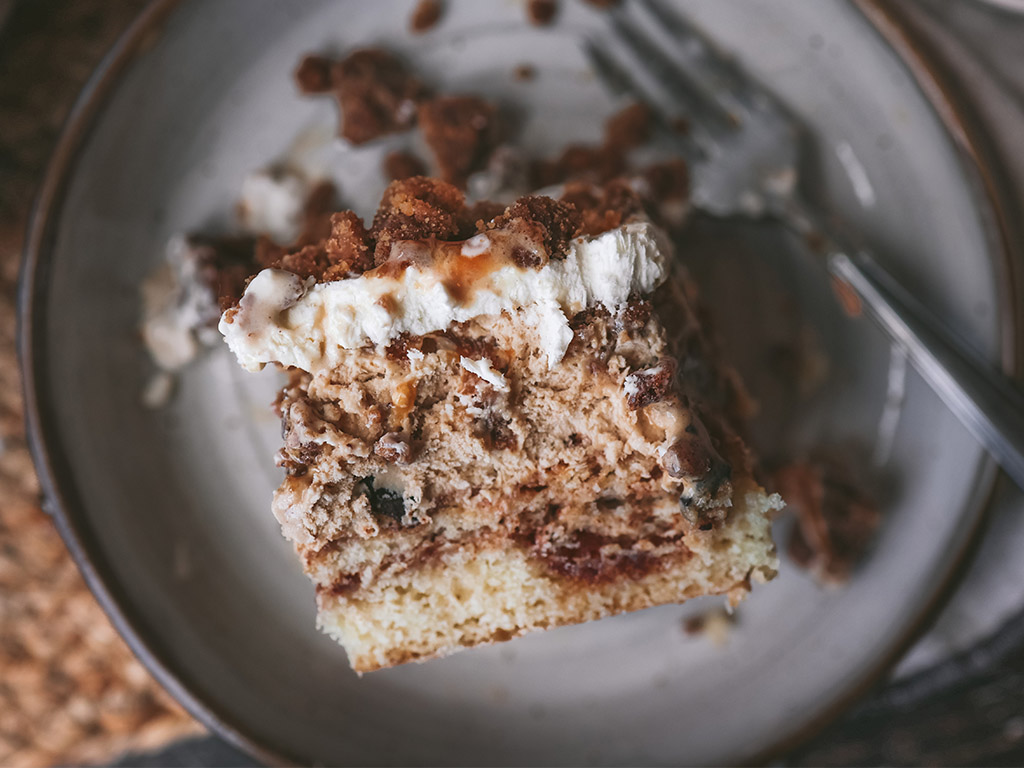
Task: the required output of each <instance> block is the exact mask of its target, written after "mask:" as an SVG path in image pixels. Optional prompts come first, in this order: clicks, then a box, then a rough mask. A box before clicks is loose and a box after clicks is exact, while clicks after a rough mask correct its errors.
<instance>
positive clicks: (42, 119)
mask: <svg viewBox="0 0 1024 768" xmlns="http://www.w3.org/2000/svg"><path fill="white" fill-rule="evenodd" d="M143 5H144V1H143V0H116V1H111V0H28V1H27V2H21V3H20V4H19V5H18V6H17V7H16V8H15V9H14V11H13V12H12V13H11V15H10V17H9V18H8V19H7V21H6V23H5V25H4V27H3V29H2V30H0V765H2V766H45V765H56V764H63V765H68V764H82V763H97V762H105V761H109V760H111V759H113V758H115V757H116V756H117V755H119V754H121V753H123V752H126V751H134V750H144V749H151V748H154V747H157V746H160V745H162V744H165V743H167V742H169V741H171V740H172V739H176V738H178V737H180V736H184V735H186V734H189V733H197V732H201V731H202V729H201V728H200V726H199V725H198V724H197V723H195V721H194V720H192V719H191V718H190V717H189V716H188V715H186V714H185V713H184V712H183V711H182V710H181V709H180V708H179V707H178V706H177V705H176V704H175V703H174V702H173V701H171V699H170V697H169V696H168V695H167V694H166V693H164V691H163V690H162V689H161V688H160V687H159V686H158V685H157V683H156V682H155V681H154V680H153V679H152V678H151V677H150V675H149V673H148V672H146V670H145V669H144V668H143V667H142V665H141V664H140V663H139V662H138V661H137V660H136V659H135V657H134V656H133V655H132V653H131V651H129V650H128V648H127V646H126V645H125V644H124V643H123V641H122V640H121V638H120V637H119V636H118V634H117V632H116V631H115V630H114V629H113V627H112V626H111V624H110V622H109V621H108V620H107V617H106V616H105V615H104V613H103V611H102V610H101V609H100V607H99V605H98V604H97V603H96V601H95V600H94V599H93V597H92V595H91V594H90V592H89V591H88V589H87V588H86V586H85V584H84V582H83V581H82V578H81V576H80V574H79V573H78V570H77V569H76V568H75V565H74V563H73V562H72V561H71V558H70V556H69V555H68V552H67V550H66V549H65V547H64V545H63V542H62V541H61V540H60V537H59V536H58V535H57V532H56V530H55V529H54V527H53V524H52V522H51V521H50V519H49V518H48V517H47V516H46V515H45V514H44V513H43V512H42V510H41V509H40V506H39V487H38V484H37V482H36V478H35V475H34V472H33V469H32V462H31V460H30V458H29V455H28V450H27V448H26V444H25V430H24V424H23V415H22V399H21V390H20V382H19V376H18V366H17V359H16V355H15V307H14V296H15V289H16V282H17V273H18V264H19V261H20V256H21V247H22V238H23V234H24V231H25V225H26V222H27V219H28V214H29V208H30V206H31V200H32V197H33V195H34V192H35V189H36V187H37V186H38V183H39V180H40V177H41V174H42V171H43V168H44V167H45V164H46V161H47V158H48V157H49V154H50V152H51V150H52V147H53V145H54V142H55V141H56V138H57V136H58V134H59V131H60V127H61V125H62V123H63V121H64V118H65V117H66V115H67V113H68V110H69V109H70V106H71V104H72V102H73V101H74V98H75V96H76V95H77V93H78V92H79V90H80V89H81V87H82V85H83V84H84V82H85V80H86V78H87V77H88V76H89V74H90V73H91V72H92V71H93V69H94V68H95V66H96V65H97V64H98V63H99V61H100V59H101V57H102V56H103V54H104V53H105V52H106V51H107V50H108V49H109V47H110V46H111V45H112V43H113V41H114V39H115V38H116V37H117V35H118V34H119V33H120V32H121V31H122V30H123V29H124V28H125V27H126V26H127V24H128V23H129V22H130V20H131V19H132V17H133V16H134V15H135V14H136V13H137V12H138V11H139V9H140V8H141V7H142V6H143Z"/></svg>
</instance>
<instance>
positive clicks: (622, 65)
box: [584, 0, 1024, 488]
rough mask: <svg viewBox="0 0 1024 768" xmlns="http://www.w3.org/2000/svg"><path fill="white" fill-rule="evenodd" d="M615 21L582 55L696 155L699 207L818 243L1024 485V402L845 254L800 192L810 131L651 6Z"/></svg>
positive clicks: (885, 281)
mask: <svg viewBox="0 0 1024 768" xmlns="http://www.w3.org/2000/svg"><path fill="white" fill-rule="evenodd" d="M609 21H610V23H609V24H608V25H607V28H606V30H605V31H604V32H603V33H602V34H601V35H600V36H599V37H597V36H595V37H593V38H591V39H588V40H587V41H585V43H584V44H585V47H586V52H587V54H588V56H589V57H590V60H591V62H592V63H593V66H594V68H595V69H596V71H597V72H598V74H599V76H600V77H601V78H602V79H603V80H604V81H605V83H606V84H607V85H608V86H609V87H611V88H612V89H613V90H615V91H618V92H621V93H625V94H628V95H629V96H631V97H632V98H634V99H636V100H638V101H643V102H645V103H646V104H648V105H649V106H650V107H651V108H652V110H653V112H654V113H655V115H656V116H657V118H658V121H659V122H660V123H661V124H662V126H663V128H664V129H665V130H664V132H665V134H666V135H667V136H669V137H671V139H672V140H673V141H674V142H676V144H677V147H678V149H679V150H680V151H681V152H682V153H683V154H684V155H685V156H686V157H687V158H688V159H689V161H690V165H691V178H692V191H691V195H692V200H693V204H694V205H695V206H696V207H698V208H700V209H701V210H704V211H706V212H708V213H710V214H713V215H715V216H735V215H751V216H770V217H773V218H776V219H778V220H779V221H780V222H782V223H783V224H785V225H786V226H788V227H790V228H791V229H793V230H794V231H796V232H797V233H799V234H800V235H802V236H805V237H808V236H810V237H813V239H814V240H816V241H817V242H818V243H820V244H821V247H820V250H821V252H822V253H823V254H824V258H825V263H826V265H827V268H828V270H829V271H830V272H831V273H832V275H834V276H835V277H836V278H838V279H839V280H840V281H841V282H843V283H845V284H846V285H847V286H849V287H850V288H851V289H852V290H853V291H854V292H855V293H856V294H857V296H858V297H859V298H860V300H861V303H862V304H863V306H864V307H866V308H867V310H868V313H869V314H870V315H871V316H873V317H874V318H875V319H876V320H877V321H878V322H879V324H880V325H881V327H882V328H883V329H884V330H885V331H886V332H887V333H888V335H889V336H890V337H891V338H892V340H893V341H894V343H896V344H898V345H900V346H901V347H902V348H903V349H904V350H905V351H906V353H907V357H908V359H909V360H910V361H911V362H912V363H913V365H914V366H915V368H916V369H917V370H918V371H919V372H920V374H921V375H922V377H923V378H924V379H925V380H926V381H927V382H928V383H929V384H930V385H931V387H932V388H933V389H934V390H935V392H936V393H937V394H938V395H939V397H940V398H941V399H942V400H943V402H944V403H945V404H946V405H947V406H948V407H949V409H950V410H951V411H952V412H953V413H954V414H955V415H956V416H957V417H958V418H959V419H960V420H961V422H963V424H964V425H965V426H966V427H967V428H968V430H969V431H970V432H971V433H972V434H973V435H974V436H975V438H977V440H978V441H979V442H980V443H981V444H982V445H983V446H984V447H985V448H986V449H987V450H988V451H989V453H991V455H992V456H993V457H994V458H995V459H996V460H997V461H998V462H999V464H1000V465H1001V466H1002V467H1003V469H1004V470H1006V472H1007V474H1008V475H1009V476H1010V477H1011V478H1012V479H1013V480H1014V482H1016V483H1017V485H1018V486H1020V487H1021V488H1024V394H1022V393H1021V391H1020V390H1019V389H1018V388H1017V387H1016V386H1015V385H1014V384H1013V383H1012V382H1011V381H1010V380H1009V379H1008V378H1007V377H1005V376H1003V375H1002V374H1001V373H999V372H998V371H996V370H995V369H994V368H993V367H992V366H991V365H989V364H988V363H987V362H986V361H985V360H984V359H982V357H981V356H980V354H979V353H978V352H977V351H976V350H974V349H973V348H971V347H970V345H968V344H966V343H965V342H964V341H963V340H962V339H960V338H959V337H958V336H957V335H956V334H954V333H953V332H952V331H951V330H949V329H948V328H946V327H945V326H944V325H943V324H942V323H941V322H940V321H939V320H938V319H937V318H936V317H935V316H934V315H933V314H932V313H931V312H929V311H928V310H927V309H926V308H925V307H924V306H923V305H922V304H921V303H920V302H919V301H918V300H917V299H916V298H915V297H914V296H912V295H911V294H910V292H909V291H908V290H907V289H906V288H904V287H903V286H901V285H900V284H899V283H898V282H897V281H896V280H895V279H894V278H893V277H892V276H891V275H890V274H889V273H888V272H886V271H885V270H884V269H882V267H881V266H879V264H878V263H877V262H876V261H875V260H874V259H873V258H872V257H871V256H870V255H869V254H868V253H867V252H866V251H864V250H862V249H852V248H849V247H846V246H845V244H844V241H843V238H842V237H841V236H840V235H839V234H838V233H837V232H836V231H834V230H833V229H832V228H830V227H829V226H828V225H827V222H826V220H825V219H824V217H823V216H821V215H820V214H819V212H818V210H817V209H816V208H815V207H814V206H812V205H810V204H809V203H808V201H807V200H806V199H805V198H803V197H802V196H801V194H800V190H799V184H798V181H799V171H800V160H801V151H800V149H801V146H802V143H803V137H802V133H803V131H802V128H801V126H800V125H799V124H798V122H797V121H796V120H795V119H794V118H793V117H792V116H791V115H790V114H789V112H788V111H787V110H786V109H785V107H784V106H783V105H782V104H781V103H780V102H779V101H778V99H777V98H776V97H775V96H774V95H772V94H771V93H770V92H769V91H768V90H766V89H765V88H764V87H763V86H761V85H760V84H758V83H757V82H756V81H755V80H754V79H753V78H751V77H750V76H748V75H747V74H746V73H744V72H743V71H742V70H741V69H740V68H739V67H738V66H737V65H736V64H735V63H734V62H733V61H732V60H731V59H730V58H729V57H728V56H727V55H725V54H723V53H722V52H720V51H718V50H717V49H716V47H715V46H714V44H713V43H712V42H711V41H709V40H708V39H706V38H705V37H704V36H703V35H702V34H701V33H700V32H698V31H697V30H696V29H694V28H693V27H692V26H691V25H690V24H689V23H687V22H686V21H685V20H684V19H683V18H682V17H681V16H680V15H678V14H676V13H674V12H673V11H671V10H670V9H668V8H665V7H664V6H663V5H661V4H660V3H659V2H657V1H656V0H632V1H631V2H628V3H619V4H618V5H617V7H616V8H615V9H614V10H613V11H611V12H610V18H609ZM681 127H685V130H680V128H681Z"/></svg>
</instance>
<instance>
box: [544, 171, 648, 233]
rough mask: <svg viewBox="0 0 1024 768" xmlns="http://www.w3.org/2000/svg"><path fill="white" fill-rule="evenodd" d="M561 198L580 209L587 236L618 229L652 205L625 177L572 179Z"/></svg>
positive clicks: (643, 213)
mask: <svg viewBox="0 0 1024 768" xmlns="http://www.w3.org/2000/svg"><path fill="white" fill-rule="evenodd" d="M562 200H564V201H565V202H568V203H571V204H572V205H573V206H574V207H575V208H576V209H577V210H578V211H580V214H581V216H582V221H581V225H580V233H581V234H584V235H588V236H593V235H599V234H601V233H602V232H607V231H608V230H609V229H615V227H618V226H621V225H622V224H625V223H628V222H629V221H631V220H633V219H635V218H637V217H638V216H647V215H648V213H649V212H648V207H649V206H648V205H647V204H646V203H645V201H644V200H643V199H642V198H641V197H640V195H639V194H638V193H637V192H636V190H634V189H633V186H632V185H631V184H630V183H629V182H628V181H627V180H625V179H613V180H611V181H609V182H607V183H606V184H604V185H602V186H594V185H592V184H586V183H582V182H570V183H568V184H566V185H565V191H564V192H563V193H562Z"/></svg>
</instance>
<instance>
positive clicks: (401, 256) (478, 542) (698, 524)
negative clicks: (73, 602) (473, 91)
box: [220, 177, 780, 672]
mask: <svg viewBox="0 0 1024 768" xmlns="http://www.w3.org/2000/svg"><path fill="white" fill-rule="evenodd" d="M572 199H573V200H574V201H575V205H574V204H572V203H570V202H566V201H559V200H553V199H551V198H547V197H527V198H522V199H520V200H518V201H517V202H516V203H514V204H513V205H511V206H509V207H508V208H507V209H505V210H504V211H501V208H500V206H499V207H498V208H497V210H495V208H494V206H491V205H487V204H482V205H478V206H475V207H467V206H466V204H465V201H464V199H463V197H462V193H461V192H459V191H458V190H457V189H455V188H454V187H452V186H450V185H448V184H445V183H443V182H440V181H435V180H431V179H425V178H422V177H419V178H414V179H410V180H406V181H400V182H394V183H393V184H392V185H391V186H390V187H389V188H388V191H387V193H386V194H385V197H384V200H383V201H382V203H381V207H380V209H379V211H378V212H377V215H376V217H375V219H374V222H373V225H372V227H371V228H370V229H369V230H367V229H365V228H364V225H363V223H362V222H361V221H360V220H359V219H358V218H356V217H355V215H354V214H352V213H351V212H344V213H339V214H335V216H334V219H333V221H332V233H331V235H330V236H329V237H328V238H326V239H325V240H324V241H322V242H320V243H318V244H315V245H310V246H306V247H305V248H303V249H301V250H300V251H297V252H295V253H291V254H288V255H285V256H283V257H282V258H281V259H280V260H279V261H278V262H277V263H276V264H275V265H274V266H273V267H271V268H268V269H265V270H263V271H261V272H260V273H259V274H257V275H256V276H255V277H254V278H252V280H251V281H250V282H249V284H248V287H247V288H246V290H245V293H244V295H243V296H242V298H241V300H240V302H239V303H238V304H237V305H236V306H234V307H232V308H230V309H228V310H227V311H226V312H225V313H224V315H223V317H222V320H221V323H220V329H221V331H222V332H223V334H224V336H225V337H226V339H227V342H228V344H229V345H230V347H231V349H232V350H233V351H234V353H235V355H236V356H237V358H238V360H239V362H240V363H241V364H242V365H243V366H244V367H245V368H247V369H250V370H255V369H259V368H261V367H262V366H263V365H265V364H267V363H275V364H277V365H279V366H282V367H284V368H285V369H287V370H288V372H289V377H290V378H289V382H288V384H287V386H285V388H284V389H283V391H282V392H281V394H280V397H279V400H278V402H277V403H276V407H277V408H278V410H279V412H280V415H281V419H282V422H283V431H284V441H285V444H284V447H283V449H282V450H281V453H280V455H279V457H278V461H279V464H280V465H281V466H283V467H284V468H285V470H286V472H287V477H286V478H285V480H284V482H283V483H282V485H281V487H280V488H279V489H278V491H277V492H276V495H275V498H274V502H273V508H274V512H275V514H276V515H277V517H278V519H279V520H280V522H281V526H282V529H283V531H284V534H285V535H286V536H287V537H288V538H289V539H290V540H292V541H293V542H294V544H295V546H296V549H297V550H298V553H299V555H300V557H301V558H302V561H303V563H304V566H305V569H306V572H307V573H308V574H309V576H310V578H311V579H312V580H313V582H314V583H315V585H316V594H317V602H318V606H319V623H320V625H321V627H322V628H323V629H324V630H326V631H327V632H328V633H330V634H331V635H332V636H333V637H335V638H337V639H338V640H339V641H340V642H341V643H342V645H344V646H345V648H346V650H347V651H348V655H349V659H350V661H351V664H352V666H353V667H354V668H355V669H356V670H357V671H360V672H365V671H369V670H375V669H379V668H381V667H387V666H391V665H395V664H400V663H403V662H407V661H411V660H420V659H427V658H430V657H433V656H438V655H443V654H447V653H450V652H452V651H454V650H457V649H459V648H463V647H470V646H475V645H478V644H481V643H489V642H493V641H498V640H507V639H509V638H512V637H515V636H517V635H521V634H523V633H525V632H528V631H531V630H536V629H545V628H550V627H554V626H558V625H561V624H573V623H578V622H584V621H589V620H591V619H598V618H601V617H603V616H609V615H612V614H616V613H621V612H623V611H633V610H637V609H640V608H646V607H648V606H653V605H658V604H661V603H669V602H679V601H683V600H686V599H688V598H691V597H695V596H698V595H707V594H725V595H728V596H729V598H730V599H731V600H733V601H735V600H738V599H740V598H741V597H742V596H743V595H744V594H745V593H746V592H747V591H748V590H749V589H750V586H751V583H752V582H755V581H764V580H767V579H770V578H771V577H772V576H773V575H774V573H775V568H776V564H777V563H776V557H775V551H774V547H773V545H772V541H771V537H770V531H769V513H770V511H771V510H773V509H775V508H777V507H778V506H780V502H779V500H778V498H777V497H769V496H768V495H766V494H765V493H764V491H763V490H762V489H761V488H760V487H759V486H758V485H757V483H756V482H755V481H754V480H753V479H752V476H751V469H750V466H749V460H748V458H747V455H746V451H745V449H744V447H743V444H742V442H741V441H740V439H739V438H738V437H737V436H736V434H735V432H734V431H733V429H732V428H731V427H730V423H729V421H730V419H729V414H730V413H733V412H735V411H737V410H739V409H741V408H742V403H743V392H742V389H741V387H740V386H739V385H738V383H737V381H736V377H735V375H734V374H732V373H731V371H730V369H728V368H726V367H724V366H723V365H722V363H721V361H719V360H718V359H717V357H716V353H715V349H714V347H713V344H712V343H711V341H709V339H708V338H707V336H706V335H705V334H704V332H703V331H702V328H701V324H700V323H699V322H698V317H697V314H696V311H695V307H694V301H695V298H694V295H693V289H692V286H691V285H690V283H689V282H688V281H687V279H686V277H685V275H684V274H683V271H682V268H681V267H680V266H679V265H678V264H677V263H676V261H675V260H674V259H673V257H672V246H671V244H670V243H669V242H668V241H667V240H666V238H665V236H664V235H663V234H662V233H661V231H660V230H659V229H658V227H657V226H655V225H654V224H652V223H651V222H650V221H649V220H648V219H647V217H646V216H645V215H644V212H643V204H642V203H641V202H640V201H639V200H638V199H637V197H636V195H635V194H634V193H633V192H632V191H631V188H630V187H629V186H628V185H626V184H624V183H623V184H618V185H616V184H615V183H613V184H611V185H609V186H608V187H606V188H605V189H603V190H591V191H588V192H587V194H581V192H580V190H579V189H576V190H575V192H574V194H573V195H572ZM578 207H582V208H584V210H579V209H578ZM499 211H500V212H499ZM495 214H497V215H495Z"/></svg>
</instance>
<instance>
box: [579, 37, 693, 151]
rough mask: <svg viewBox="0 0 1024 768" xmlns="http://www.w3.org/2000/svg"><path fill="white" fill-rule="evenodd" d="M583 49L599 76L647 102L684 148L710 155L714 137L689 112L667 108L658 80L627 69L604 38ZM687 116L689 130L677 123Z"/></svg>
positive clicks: (615, 89)
mask: <svg viewBox="0 0 1024 768" xmlns="http://www.w3.org/2000/svg"><path fill="white" fill-rule="evenodd" d="M583 50H584V52H585V53H586V55H587V57H588V58H589V59H590V62H591V65H592V66H593V67H594V70H595V71H596V72H597V75H598V77H599V78H600V79H601V80H602V82H604V83H605V85H607V86H608V87H610V88H611V89H612V91H613V92H615V93H619V94H624V95H627V96H629V97H630V98H631V99H632V100H634V101H639V102H643V103H645V104H647V105H648V106H649V107H650V108H651V110H652V111H653V112H654V115H655V117H656V119H657V121H658V122H659V124H660V125H661V126H662V128H663V129H664V132H665V134H666V135H667V136H669V137H670V138H671V139H672V140H673V141H674V142H675V143H676V144H677V145H678V146H679V147H680V149H681V150H682V151H683V152H684V153H685V154H688V155H696V156H698V157H706V156H708V154H710V149H711V147H712V146H713V144H712V142H711V141H710V137H709V136H708V135H707V134H706V133H705V132H704V131H703V129H702V127H701V126H700V125H692V124H691V123H690V121H689V115H685V114H684V113H682V112H680V111H678V110H676V111H673V110H671V109H667V108H666V106H665V105H666V104H667V103H671V102H666V100H665V94H664V92H663V91H662V89H661V88H659V87H658V86H657V83H655V82H653V81H652V80H651V79H650V78H644V77H642V76H641V77H638V76H637V70H635V69H634V70H632V71H630V72H627V71H626V67H625V66H624V65H623V63H622V62H620V61H618V60H617V59H616V57H614V56H612V55H611V54H609V53H608V52H607V51H606V50H605V48H604V46H603V44H602V43H601V42H595V41H593V40H585V41H584V42H583ZM679 120H683V121H685V122H686V124H687V125H688V126H689V125H692V128H691V129H689V130H687V131H686V132H685V133H680V131H679V130H678V129H677V128H676V127H675V126H676V125H678V121H679Z"/></svg>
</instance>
